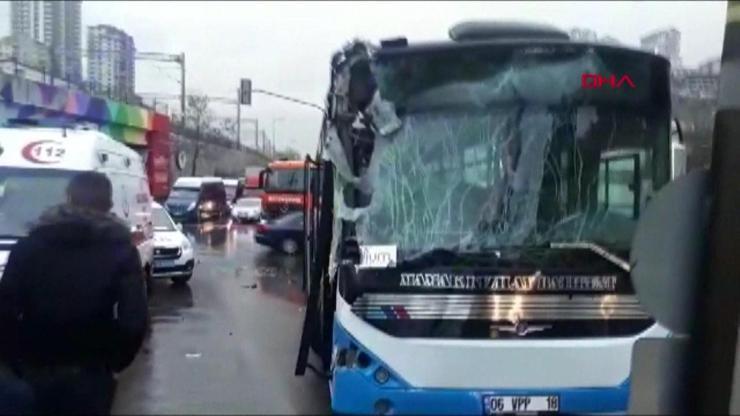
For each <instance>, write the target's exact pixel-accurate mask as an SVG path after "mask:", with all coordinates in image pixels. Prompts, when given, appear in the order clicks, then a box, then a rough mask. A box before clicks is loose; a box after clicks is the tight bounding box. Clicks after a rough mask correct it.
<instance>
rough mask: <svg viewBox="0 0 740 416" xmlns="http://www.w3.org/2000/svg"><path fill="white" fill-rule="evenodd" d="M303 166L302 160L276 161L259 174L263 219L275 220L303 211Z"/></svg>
mask: <svg viewBox="0 0 740 416" xmlns="http://www.w3.org/2000/svg"><path fill="white" fill-rule="evenodd" d="M305 166H306V162H305V161H303V160H276V161H273V162H270V163H269V164H268V165H267V168H266V169H264V170H262V171H261V172H260V174H259V183H260V184H262V190H263V193H262V196H261V198H262V215H263V216H264V217H265V218H267V219H270V218H277V217H280V216H282V215H285V214H287V213H288V212H291V211H302V210H304V209H305V200H304V192H303V188H304V171H305ZM309 204H310V199H309Z"/></svg>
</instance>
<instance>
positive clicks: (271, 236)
mask: <svg viewBox="0 0 740 416" xmlns="http://www.w3.org/2000/svg"><path fill="white" fill-rule="evenodd" d="M254 241H256V242H257V243H259V244H262V245H264V246H268V247H272V248H274V249H275V250H280V251H282V252H284V253H287V254H295V253H297V252H298V251H299V250H302V249H303V213H302V212H291V213H288V214H286V215H284V216H282V217H280V218H277V219H275V220H273V221H269V222H267V221H265V222H261V223H260V224H258V225H257V229H256V232H255V234H254Z"/></svg>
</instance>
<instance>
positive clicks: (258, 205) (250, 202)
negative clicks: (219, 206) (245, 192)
mask: <svg viewBox="0 0 740 416" xmlns="http://www.w3.org/2000/svg"><path fill="white" fill-rule="evenodd" d="M231 216H232V217H233V218H234V220H236V221H239V222H246V221H259V220H260V218H261V217H262V200H261V199H260V198H241V199H239V200H238V201H236V204H235V205H234V207H233V208H232V209H231Z"/></svg>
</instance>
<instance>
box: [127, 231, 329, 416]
mask: <svg viewBox="0 0 740 416" xmlns="http://www.w3.org/2000/svg"><path fill="white" fill-rule="evenodd" d="M185 232H186V233H187V234H188V235H189V237H190V239H191V241H192V242H194V243H195V246H196V249H197V252H196V253H197V254H196V255H197V261H198V263H197V265H196V268H195V273H194V276H193V278H192V279H191V281H190V283H189V284H188V285H186V286H181V287H178V286H173V285H171V284H170V282H169V281H168V280H159V281H157V282H156V284H155V286H154V293H153V294H152V297H151V299H150V313H151V316H152V333H151V335H150V336H149V337H148V339H147V340H146V342H145V344H144V347H143V348H142V351H141V352H140V353H139V355H138V357H137V358H136V360H135V361H134V363H133V364H132V366H131V367H129V368H128V369H126V370H125V371H124V372H123V373H122V374H121V375H120V377H119V382H118V389H117V392H116V398H115V401H114V405H113V413H115V414H307V413H310V414H319V413H327V412H328V411H329V404H328V402H329V399H328V395H329V394H328V388H327V385H326V382H325V381H323V380H321V379H319V378H318V377H316V376H315V375H314V374H312V373H310V372H309V373H307V374H306V375H305V376H304V377H295V376H294V375H293V370H294V366H295V361H296V354H297V351H298V343H299V340H300V331H301V325H302V323H303V313H304V312H303V305H304V297H303V294H302V291H301V273H302V260H301V257H300V256H295V257H290V256H286V255H283V254H280V253H276V252H272V251H271V250H270V249H268V248H266V247H262V246H260V245H258V244H256V243H255V242H254V237H253V228H252V226H250V225H236V224H230V223H227V224H220V225H218V224H205V225H201V226H186V228H185Z"/></svg>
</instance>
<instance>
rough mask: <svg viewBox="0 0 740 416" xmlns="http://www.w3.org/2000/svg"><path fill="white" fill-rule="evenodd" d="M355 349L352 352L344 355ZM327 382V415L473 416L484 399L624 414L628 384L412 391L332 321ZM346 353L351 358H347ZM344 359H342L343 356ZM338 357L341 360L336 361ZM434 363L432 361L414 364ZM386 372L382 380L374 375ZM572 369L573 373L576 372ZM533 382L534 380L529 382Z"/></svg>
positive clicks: (563, 410)
mask: <svg viewBox="0 0 740 416" xmlns="http://www.w3.org/2000/svg"><path fill="white" fill-rule="evenodd" d="M352 347H355V348H356V350H355V351H356V352H355V353H350V354H346V352H347V351H350V350H353V348H352ZM333 355H334V356H333V358H332V368H333V371H332V380H331V382H330V390H331V406H332V411H333V412H335V413H337V414H396V415H399V414H400V415H413V414H424V415H477V416H481V415H484V414H486V413H485V408H484V397H486V396H557V397H558V399H559V412H560V413H567V414H574V413H588V414H594V413H597V414H598V413H609V414H626V411H627V404H628V399H629V381H628V380H625V382H623V383H622V384H620V385H618V386H614V387H598V388H589V387H584V388H562V389H558V388H555V389H534V388H528V389H497V388H496V387H495V386H491V388H490V389H486V390H470V389H459V390H458V389H449V388H440V389H436V388H417V387H414V386H411V385H409V384H408V383H407V382H405V381H404V380H403V379H401V378H400V377H399V376H398V375H397V374H395V373H394V371H393V369H391V368H389V367H388V366H387V365H386V364H385V363H383V362H382V361H380V360H379V359H378V358H377V357H375V356H374V355H373V354H371V353H370V352H369V351H367V350H366V349H365V348H364V347H363V346H362V345H361V344H359V343H358V342H357V341H356V340H355V339H353V338H352V337H351V336H350V335H349V334H348V333H347V332H346V330H344V328H343V327H342V326H341V325H340V324H338V323H337V322H336V321H335V323H334V354H333ZM347 355H350V356H353V358H350V359H349V360H347V359H346V357H347ZM342 356H344V357H342ZM338 357H342V358H338ZM418 365H422V366H425V365H435V363H422V362H420V363H418ZM379 371H380V373H381V374H380V375H383V374H387V376H388V377H387V381H385V382H384V383H382V384H381V383H380V382H379V381H378V379H380V380H386V377H384V376H382V377H378V376H379V374H378V372H379ZM575 371H577V369H575ZM533 382H534V383H536V380H535V381H533Z"/></svg>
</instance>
